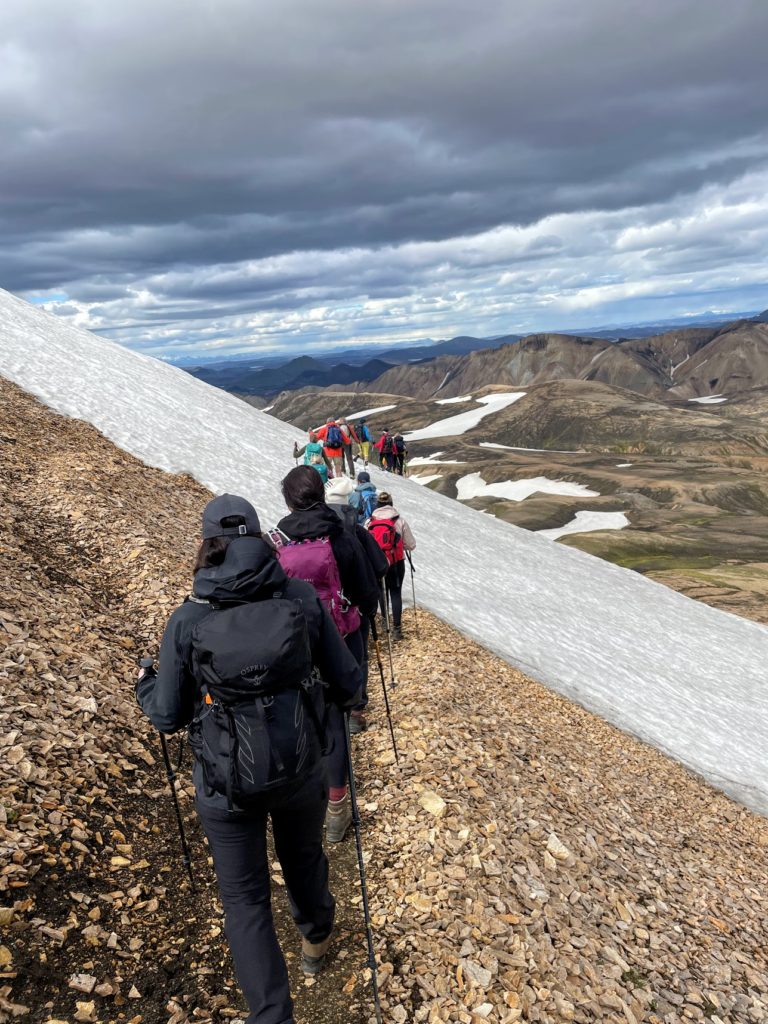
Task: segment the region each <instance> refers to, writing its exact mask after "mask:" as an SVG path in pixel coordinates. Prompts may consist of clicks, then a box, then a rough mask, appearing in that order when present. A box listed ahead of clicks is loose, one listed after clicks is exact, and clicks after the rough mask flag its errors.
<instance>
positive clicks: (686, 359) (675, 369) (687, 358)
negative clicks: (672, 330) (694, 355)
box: [669, 353, 691, 380]
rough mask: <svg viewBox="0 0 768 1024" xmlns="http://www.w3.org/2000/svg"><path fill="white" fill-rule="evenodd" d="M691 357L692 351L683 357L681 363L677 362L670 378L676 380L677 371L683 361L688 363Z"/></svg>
mask: <svg viewBox="0 0 768 1024" xmlns="http://www.w3.org/2000/svg"><path fill="white" fill-rule="evenodd" d="M690 358H691V356H690V353H689V354H688V355H687V356H686V357H685V359H682V360H681V361H680V362H679V363H675V365H674V366H673V367H672V372H671V373H670V375H669V376H670V380H674V379H675V374H676V373H677V371H678V370H679V369H680V367H681V366H682V365H683V363H687V362H688V360H689V359H690Z"/></svg>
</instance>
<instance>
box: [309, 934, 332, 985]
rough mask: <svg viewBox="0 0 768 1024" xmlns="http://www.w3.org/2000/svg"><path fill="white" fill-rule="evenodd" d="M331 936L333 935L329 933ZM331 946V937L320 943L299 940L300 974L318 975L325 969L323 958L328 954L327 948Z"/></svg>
mask: <svg viewBox="0 0 768 1024" xmlns="http://www.w3.org/2000/svg"><path fill="white" fill-rule="evenodd" d="M331 934H333V933H331ZM330 944H331V935H329V936H328V938H327V939H323V941H322V942H308V941H307V939H302V940H301V973H302V974H306V975H309V976H310V977H311V976H312V975H314V974H318V973H319V972H320V971H322V969H323V967H325V958H326V956H327V954H328V947H329V946H330Z"/></svg>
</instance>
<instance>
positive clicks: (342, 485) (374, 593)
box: [325, 473, 389, 736]
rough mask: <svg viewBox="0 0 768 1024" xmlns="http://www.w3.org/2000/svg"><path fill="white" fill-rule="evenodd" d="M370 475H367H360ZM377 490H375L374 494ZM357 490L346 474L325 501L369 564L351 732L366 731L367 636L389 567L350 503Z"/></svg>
mask: <svg viewBox="0 0 768 1024" xmlns="http://www.w3.org/2000/svg"><path fill="white" fill-rule="evenodd" d="M360 475H361V476H362V475H365V476H368V474H367V473H366V474H360ZM375 493H376V492H375V491H374V494H375ZM353 496H354V490H353V486H352V481H351V480H349V479H347V477H341V478H340V479H339V480H331V482H330V484H329V485H328V486H327V487H326V489H325V500H326V503H327V504H328V507H329V508H332V509H333V510H334V512H335V513H336V514H337V515H338V517H339V519H341V521H342V523H343V524H344V527H345V529H347V530H349V531H350V532H352V533H353V534H354V535H355V536H356V537H357V539H358V541H359V542H360V546H361V547H362V549H363V551H364V552H365V556H366V559H367V561H368V565H369V567H370V587H371V604H369V605H367V606H361V607H360V612H361V616H360V619H361V621H360V632H361V635H362V640H363V663H362V666H361V667H362V670H363V692H362V694H361V697H360V702H359V704H357V705H356V706H355V707H354V708H353V709H352V711H351V713H350V716H349V731H350V733H352V735H353V736H354V735H356V734H357V733H360V732H363V731H364V730H365V728H366V719H365V708H366V706H367V704H368V637H369V634H370V631H371V619H373V618H374V616H375V615H376V612H377V611H378V607H379V594H380V592H381V587H382V585H383V581H384V576H385V575H386V572H387V569H388V568H389V562H388V561H387V556H386V555H385V554H384V552H383V551H382V550H381V548H380V547H379V545H378V544H377V543H376V540H375V539H374V537H373V536H372V534H370V533H369V532H368V530H366V529H365V527H364V526H363V525H362V524H361V523H360V520H359V519H358V514H357V510H356V509H355V508H354V507H353V506H352V505H351V504H350V501H351V499H352V497H353Z"/></svg>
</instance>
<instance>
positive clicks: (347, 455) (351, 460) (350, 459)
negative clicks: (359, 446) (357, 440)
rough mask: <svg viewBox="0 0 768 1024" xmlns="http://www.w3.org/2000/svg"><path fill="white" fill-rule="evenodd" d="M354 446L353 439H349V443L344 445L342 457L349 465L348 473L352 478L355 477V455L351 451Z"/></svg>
mask: <svg viewBox="0 0 768 1024" xmlns="http://www.w3.org/2000/svg"><path fill="white" fill-rule="evenodd" d="M354 446H355V445H354V441H350V442H349V444H345V445H344V459H345V460H346V463H347V466H348V467H349V475H350V478H351V479H352V480H354V479H355V456H354V453H353V451H352V449H353V448H354Z"/></svg>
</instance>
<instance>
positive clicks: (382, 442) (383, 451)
mask: <svg viewBox="0 0 768 1024" xmlns="http://www.w3.org/2000/svg"><path fill="white" fill-rule="evenodd" d="M387 444H389V447H390V450H391V447H392V438H391V436H390V433H389V431H388V430H387V428H386V427H385V428H384V429H383V430H382V432H381V437H380V438H379V440H378V441H377V442H376V443H375V444H374V446H373V447H374V448H375V449H376V451H377V452H378V453H379V465H380V466H381V468H382V469H386V468H387Z"/></svg>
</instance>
